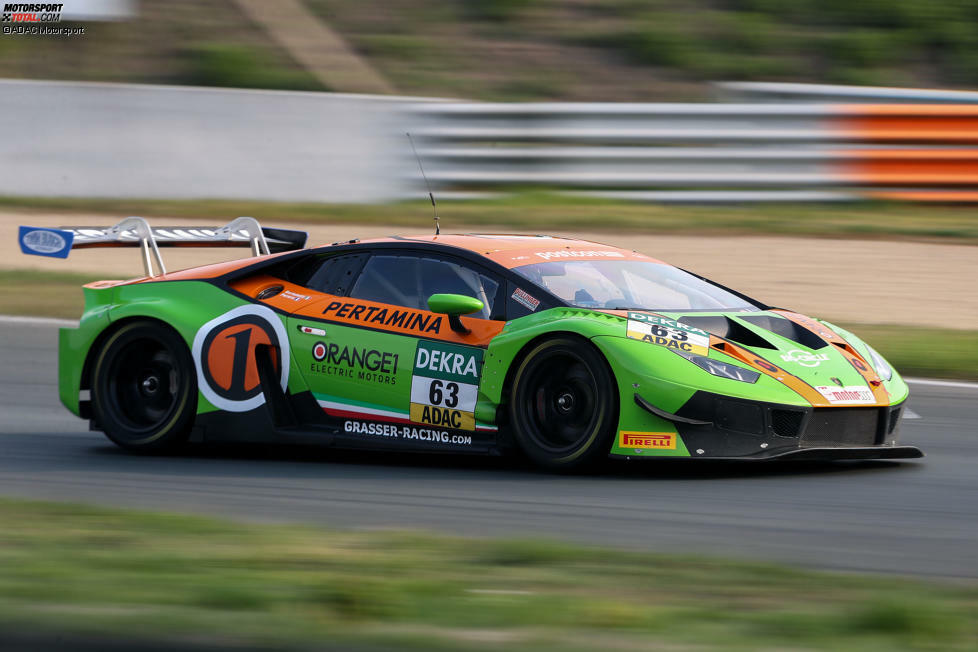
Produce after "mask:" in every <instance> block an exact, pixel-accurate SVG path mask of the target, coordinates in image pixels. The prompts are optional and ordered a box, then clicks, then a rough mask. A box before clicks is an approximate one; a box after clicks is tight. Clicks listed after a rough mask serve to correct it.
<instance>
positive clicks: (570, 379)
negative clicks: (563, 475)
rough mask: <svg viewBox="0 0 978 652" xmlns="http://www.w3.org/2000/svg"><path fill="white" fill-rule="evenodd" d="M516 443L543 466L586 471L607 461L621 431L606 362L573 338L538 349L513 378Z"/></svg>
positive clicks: (512, 416) (511, 413)
mask: <svg viewBox="0 0 978 652" xmlns="http://www.w3.org/2000/svg"><path fill="white" fill-rule="evenodd" d="M509 420H510V425H511V426H512V429H513V437H514V439H515V440H516V443H517V445H518V446H519V448H520V449H521V450H522V451H523V453H524V454H525V455H526V456H527V457H528V458H529V459H530V460H531V461H533V462H534V463H536V464H537V465H539V466H541V467H544V468H546V469H550V470H554V471H562V472H572V471H583V470H586V469H589V468H593V467H594V466H595V465H596V464H597V463H598V462H599V461H602V460H605V459H607V457H608V454H609V452H610V451H611V444H612V441H613V439H614V436H615V431H616V430H617V427H618V388H617V385H616V383H615V379H614V376H613V375H612V373H611V370H610V369H609V368H608V364H607V362H606V361H605V359H604V357H603V356H602V355H601V354H600V353H599V352H598V351H597V350H596V349H595V348H594V347H593V346H592V345H591V344H589V343H588V342H586V341H584V340H581V339H576V338H569V337H560V338H553V339H547V340H544V341H543V342H541V343H539V344H537V345H536V346H534V347H533V348H532V349H531V350H530V352H529V353H527V355H526V356H525V357H524V358H523V360H522V362H521V363H520V365H519V367H518V368H517V370H516V373H515V374H514V376H513V382H512V389H511V394H510V401H509Z"/></svg>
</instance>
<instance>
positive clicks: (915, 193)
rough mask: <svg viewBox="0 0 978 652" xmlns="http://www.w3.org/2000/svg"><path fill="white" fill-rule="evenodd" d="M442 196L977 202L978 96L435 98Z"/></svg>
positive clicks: (422, 131) (423, 144)
mask: <svg viewBox="0 0 978 652" xmlns="http://www.w3.org/2000/svg"><path fill="white" fill-rule="evenodd" d="M411 111H412V113H413V115H414V118H415V122H416V124H417V126H416V127H414V128H413V130H412V133H413V134H414V135H415V137H416V138H417V140H418V142H419V144H420V147H419V153H420V155H421V157H422V158H423V160H424V162H425V170H426V172H428V177H429V180H430V181H431V183H432V184H433V185H434V186H435V187H436V188H437V189H438V190H440V191H442V193H449V194H450V195H451V196H465V195H466V193H473V194H476V195H480V196H481V195H482V194H484V193H486V192H487V191H488V192H493V191H495V192H499V191H505V190H507V189H513V188H519V187H542V188H548V189H557V190H566V191H574V192H576V193H579V194H591V195H597V196H613V197H626V198H632V199H641V200H649V201H839V200H851V199H860V198H886V199H912V200H928V199H933V200H942V201H945V200H946V201H975V200H978V106H970V105H963V106H951V105H909V104H895V105H855V104H553V103H536V104H489V103H428V104H425V105H423V106H416V107H412V109H411Z"/></svg>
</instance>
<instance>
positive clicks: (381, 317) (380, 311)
mask: <svg viewBox="0 0 978 652" xmlns="http://www.w3.org/2000/svg"><path fill="white" fill-rule="evenodd" d="M323 316H324V317H325V318H326V319H336V320H339V321H344V322H356V323H359V324H364V325H366V326H371V327H375V328H384V329H388V330H394V329H399V330H404V331H411V332H414V333H421V334H428V333H435V334H436V335H437V334H438V333H440V332H441V325H442V319H443V318H442V316H441V315H435V314H434V313H430V312H428V313H425V312H420V311H418V310H410V309H408V308H388V307H385V306H379V305H367V304H362V303H354V302H352V301H332V302H330V303H329V305H327V306H326V308H325V309H324V310H323Z"/></svg>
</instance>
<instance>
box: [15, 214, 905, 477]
mask: <svg viewBox="0 0 978 652" xmlns="http://www.w3.org/2000/svg"><path fill="white" fill-rule="evenodd" d="M305 239H306V235H305V233H303V232H299V231H289V230H284V229H267V228H265V229H263V228H261V227H260V226H259V225H258V224H257V222H255V221H254V220H252V219H251V218H239V219H238V220H235V222H233V223H231V224H230V225H228V226H226V227H222V228H219V229H202V228H196V227H194V228H191V227H187V228H155V229H154V228H150V227H149V225H148V224H146V222H145V221H144V220H141V219H139V218H129V219H128V220H125V221H123V222H122V223H120V224H118V225H116V226H115V227H111V228H104V229H92V228H66V229H62V230H58V229H34V228H29V227H22V228H21V246H22V249H23V250H24V251H25V252H26V253H38V254H42V255H55V256H62V257H63V256H67V253H68V252H69V251H70V250H71V249H72V248H84V247H95V246H125V245H129V246H138V247H141V249H142V254H143V258H144V263H145V265H146V272H147V275H146V276H145V277H143V278H138V279H134V280H128V281H101V282H96V283H91V284H89V285H86V286H85V288H84V293H85V311H84V314H83V315H82V317H81V322H80V324H79V326H78V328H66V329H62V330H61V331H60V343H59V344H60V346H59V389H60V396H61V400H62V402H63V403H64V405H65V406H66V407H67V408H68V409H69V410H71V412H73V413H74V414H76V415H78V416H80V417H83V418H86V419H90V420H91V423H92V426H93V427H94V428H96V429H99V430H102V431H104V432H105V434H106V435H107V436H108V437H109V438H110V439H111V440H112V441H114V442H115V443H117V444H119V445H120V446H122V447H125V448H127V449H132V450H138V451H161V450H165V449H171V448H173V447H174V446H176V445H179V444H183V443H184V442H186V441H188V440H189V441H199V442H212V441H225V440H233V441H246V442H263V443H274V442H280V443H289V444H294V443H315V444H322V445H328V446H338V447H347V448H372V449H386V450H410V451H431V452H452V453H482V454H495V453H500V452H507V451H519V452H522V453H523V454H524V455H526V456H527V457H528V458H529V459H531V460H532V461H533V462H535V463H537V464H539V465H541V466H544V467H548V468H553V469H564V470H574V469H580V468H583V467H586V466H589V465H592V464H594V463H595V462H597V461H599V460H601V459H604V458H607V457H608V456H612V457H621V458H661V457H673V458H676V457H679V458H703V459H706V458H710V459H718V458H720V459H731V458H733V459H757V460H760V459H776V458H802V459H867V458H874V459H881V458H913V457H920V456H921V455H922V453H921V451H920V450H919V449H917V448H915V447H912V446H898V445H897V443H896V442H897V433H898V429H899V428H898V427H899V423H900V418H901V413H902V412H903V406H904V405H905V402H906V399H907V396H908V389H907V385H906V383H904V381H903V380H902V379H901V378H900V376H899V374H897V373H896V371H894V370H893V369H892V368H891V367H890V365H889V364H887V362H886V361H885V360H884V359H883V358H882V357H881V356H880V355H879V354H878V353H877V352H876V351H874V350H873V349H872V348H871V347H870V346H869V345H868V344H866V343H865V342H863V341H861V340H860V339H859V338H857V337H856V336H854V335H853V334H852V333H849V332H847V331H845V330H842V329H841V328H838V327H836V326H833V325H831V324H829V323H826V322H824V321H820V320H816V319H812V318H809V317H806V316H803V315H800V314H797V313H795V312H792V311H790V310H783V309H777V308H772V307H769V306H766V305H764V304H762V303H760V302H758V301H756V300H754V299H750V298H748V297H746V296H744V295H742V294H740V293H738V292H735V291H732V290H729V289H727V288H724V287H722V286H720V285H718V284H716V283H713V282H711V281H708V280H706V279H704V278H702V277H699V276H696V275H695V274H692V273H689V272H686V271H683V270H681V269H678V268H676V267H673V266H671V265H668V264H666V263H663V262H661V261H659V260H656V259H654V258H650V257H649V256H646V255H644V254H641V253H637V252H635V251H628V250H624V249H619V248H615V247H610V246H606V245H601V244H596V243H593V242H586V241H582V240H572V239H566V238H559V237H548V236H525V235H429V236H418V237H390V238H383V239H374V240H365V241H359V240H352V241H349V242H343V243H334V244H332V245H327V246H321V247H315V248H309V249H306V248H304V246H305ZM239 244H240V245H245V246H251V247H252V253H253V255H252V256H251V257H249V258H245V259H242V260H238V261H233V262H229V263H220V264H215V265H209V266H204V267H198V268H194V269H188V270H184V271H179V272H173V273H166V272H165V269H164V268H163V263H162V259H161V257H160V256H159V250H158V247H159V246H171V245H172V246H185V245H186V246H208V245H210V246H221V245H239ZM154 260H155V262H156V267H157V268H158V269H157V270H154V266H153V262H154Z"/></svg>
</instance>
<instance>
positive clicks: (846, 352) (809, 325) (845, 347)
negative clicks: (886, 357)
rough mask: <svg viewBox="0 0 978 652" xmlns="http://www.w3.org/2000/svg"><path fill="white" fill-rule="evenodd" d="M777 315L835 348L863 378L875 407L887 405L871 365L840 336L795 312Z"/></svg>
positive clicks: (880, 382)
mask: <svg viewBox="0 0 978 652" xmlns="http://www.w3.org/2000/svg"><path fill="white" fill-rule="evenodd" d="M773 312H776V313H777V314H779V315H781V316H782V317H784V318H785V319H789V320H791V321H793V322H795V323H796V324H798V325H799V326H801V327H802V328H806V329H808V330H810V331H811V332H813V333H815V334H816V335H818V336H819V337H821V338H822V339H823V340H825V341H826V342H828V343H829V345H831V346H835V348H836V349H838V350H839V352H840V353H842V355H843V356H844V357H845V358H846V359H847V360H848V361H849V364H851V365H852V366H853V368H854V369H855V370H856V371H857V372H859V375H860V376H862V377H863V380H865V381H866V385H867V386H868V387H869V388H870V390H872V392H873V398H875V399H876V403H877V405H889V404H890V395H889V393H888V392H887V391H886V388H885V387H883V381H882V380H880V377H879V376H878V375H877V374H876V372H875V371H873V367H872V365H870V364H869V362H868V361H867V360H866V359H865V358H864V357H862V356H861V355H859V352H858V351H856V349H855V347H854V346H852V345H851V344H849V342H847V341H846V340H845V338H843V337H842V336H841V335H839V334H838V333H836V332H835V331H833V330H832V329H831V328H829V327H828V326H826V325H825V324H822V323H819V322H817V321H815V320H814V319H812V318H811V317H806V316H805V315H800V314H798V313H797V312H791V311H789V310H774V311H773Z"/></svg>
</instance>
